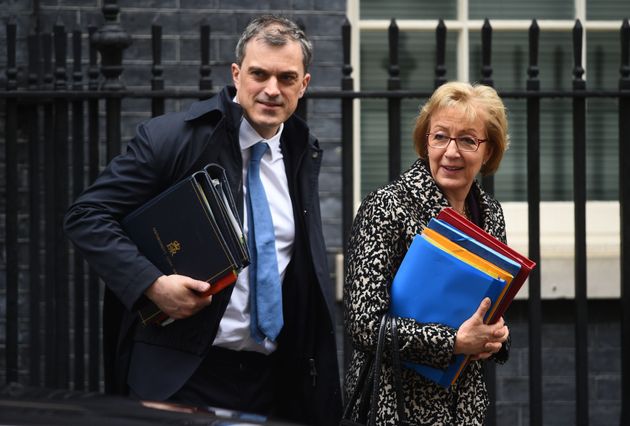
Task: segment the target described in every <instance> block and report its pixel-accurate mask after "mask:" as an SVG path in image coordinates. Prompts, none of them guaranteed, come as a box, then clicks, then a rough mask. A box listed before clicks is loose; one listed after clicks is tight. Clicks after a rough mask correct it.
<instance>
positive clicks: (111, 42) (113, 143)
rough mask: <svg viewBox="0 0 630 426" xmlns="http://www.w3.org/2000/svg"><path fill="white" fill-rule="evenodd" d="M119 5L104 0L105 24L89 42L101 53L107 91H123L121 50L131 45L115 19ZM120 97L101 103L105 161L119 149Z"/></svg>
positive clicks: (129, 39)
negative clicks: (105, 142) (103, 108)
mask: <svg viewBox="0 0 630 426" xmlns="http://www.w3.org/2000/svg"><path fill="white" fill-rule="evenodd" d="M119 9H120V8H119V7H118V5H117V4H116V0H104V4H103V16H104V17H105V24H103V26H102V27H101V28H100V29H99V30H98V31H97V32H96V33H94V34H93V35H92V42H93V43H94V45H95V46H96V48H97V49H98V51H99V52H100V54H101V73H102V74H103V76H104V77H105V82H104V83H103V85H102V89H104V90H110V91H121V90H124V88H125V85H124V84H123V82H122V80H120V75H121V74H122V72H123V67H122V58H123V51H124V50H125V49H126V48H127V47H129V46H130V45H131V37H130V36H129V34H127V33H126V32H125V31H124V30H123V28H122V26H121V25H120V23H119V22H118V12H119ZM120 107H121V99H120V97H108V98H107V100H106V102H105V110H106V117H107V119H106V121H107V124H106V129H107V130H106V131H107V135H106V138H107V160H108V161H109V160H111V159H112V158H113V157H114V156H116V155H117V154H118V153H119V152H120V142H121V134H120V113H121V111H120Z"/></svg>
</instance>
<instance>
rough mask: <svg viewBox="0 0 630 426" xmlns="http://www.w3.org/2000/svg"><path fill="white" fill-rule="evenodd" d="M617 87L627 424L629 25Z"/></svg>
mask: <svg viewBox="0 0 630 426" xmlns="http://www.w3.org/2000/svg"><path fill="white" fill-rule="evenodd" d="M620 35H621V67H620V74H621V77H620V79H619V90H620V91H622V92H623V94H625V95H626V96H620V97H619V210H620V211H619V214H620V221H619V223H620V226H621V253H620V259H619V261H620V268H621V359H622V360H624V361H623V362H621V421H620V423H619V424H622V425H626V424H630V364H629V363H628V362H625V360H627V359H629V358H630V161H629V160H628V158H629V156H630V145H629V144H630V97H629V96H628V95H629V94H630V24H629V23H628V19H624V21H623V25H622V26H621V31H620Z"/></svg>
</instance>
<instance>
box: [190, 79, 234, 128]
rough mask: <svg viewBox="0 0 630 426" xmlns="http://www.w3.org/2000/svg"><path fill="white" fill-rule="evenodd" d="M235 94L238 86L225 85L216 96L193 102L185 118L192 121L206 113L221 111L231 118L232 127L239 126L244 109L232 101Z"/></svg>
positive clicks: (223, 114) (220, 112)
mask: <svg viewBox="0 0 630 426" xmlns="http://www.w3.org/2000/svg"><path fill="white" fill-rule="evenodd" d="M234 96H236V88H235V87H234V86H225V87H224V88H223V89H221V91H220V92H219V93H218V94H217V95H216V96H213V97H211V98H210V99H206V100H203V101H199V102H195V103H193V104H192V105H191V106H190V108H189V109H188V111H187V112H186V115H185V116H184V120H185V121H192V120H196V119H198V118H200V117H202V116H204V115H206V114H211V113H219V114H221V115H222V116H225V117H226V118H227V119H228V120H229V124H230V126H229V127H230V128H232V129H234V128H238V126H239V124H240V121H241V118H242V117H243V109H242V108H241V106H240V105H239V104H237V103H235V102H232V99H234Z"/></svg>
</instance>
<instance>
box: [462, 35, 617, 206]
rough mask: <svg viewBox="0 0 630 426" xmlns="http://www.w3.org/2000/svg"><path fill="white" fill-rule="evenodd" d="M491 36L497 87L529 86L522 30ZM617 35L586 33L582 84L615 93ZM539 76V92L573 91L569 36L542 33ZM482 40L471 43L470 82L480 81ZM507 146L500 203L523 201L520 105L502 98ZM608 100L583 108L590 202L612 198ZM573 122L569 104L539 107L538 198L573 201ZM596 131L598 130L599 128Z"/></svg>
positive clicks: (612, 124)
mask: <svg viewBox="0 0 630 426" xmlns="http://www.w3.org/2000/svg"><path fill="white" fill-rule="evenodd" d="M497 34H498V33H496V32H495V33H494V34H493V35H494V37H493V44H492V64H493V75H492V78H493V80H494V84H495V87H497V88H498V90H499V91H500V92H501V91H506V90H523V89H525V87H526V83H527V78H528V76H527V67H528V60H529V59H528V52H529V47H528V44H527V43H528V40H527V33H526V32H501V33H500V36H497ZM615 38H617V34H614V33H600V32H590V33H588V37H587V47H588V50H587V67H586V69H587V72H588V74H587V78H588V79H587V87H588V88H591V89H613V90H614V89H615V88H616V87H617V81H618V78H619V71H618V70H619V65H618V64H619V59H618V54H617V51H618V49H619V47H618V46H619V42H618V41H617V40H615ZM539 49H540V55H539V67H540V74H539V79H540V82H541V89H542V90H557V89H562V90H571V88H572V80H573V53H572V41H571V34H570V32H542V33H541V35H540V47H539ZM480 70H481V42H480V38H474V37H473V38H471V67H470V75H471V79H472V80H479V79H480V78H481V73H480ZM505 102H506V105H507V106H508V111H509V120H510V135H511V139H512V143H511V146H510V149H509V150H508V152H507V153H506V155H505V158H504V161H503V163H502V164H501V168H500V169H499V172H498V173H497V176H496V179H495V188H496V194H497V197H498V198H499V199H500V200H502V201H524V200H526V199H527V172H526V168H527V164H526V160H524V159H526V158H527V157H526V155H527V151H526V141H527V129H526V118H527V117H526V110H525V107H526V102H525V100H523V99H505ZM615 104H616V103H615V102H614V101H613V100H612V99H591V100H589V101H588V104H587V108H588V109H587V111H588V114H587V166H588V172H587V196H588V198H589V199H591V200H612V199H615V198H616V197H617V188H618V185H617V170H618V165H617V160H616V158H617V146H618V145H617V138H618V136H617V133H616V132H617V131H616V129H617V124H616V120H617V113H616V110H615ZM572 123H573V118H572V102H571V100H570V99H547V100H544V101H543V102H542V103H541V129H540V141H541V147H540V149H541V197H542V200H545V201H547V200H571V199H573V177H572V170H573V165H572V164H573V157H572V155H573V154H572V152H573V150H572V147H573V127H572ZM600 130H601V131H600Z"/></svg>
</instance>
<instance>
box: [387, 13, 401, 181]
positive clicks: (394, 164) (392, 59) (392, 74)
mask: <svg viewBox="0 0 630 426" xmlns="http://www.w3.org/2000/svg"><path fill="white" fill-rule="evenodd" d="M388 36H389V37H388V38H389V69H388V72H389V78H388V79H387V90H391V91H395V90H400V67H399V66H398V47H399V46H398V43H399V37H398V24H396V20H395V19H392V20H391V22H390V24H389V30H388ZM400 104H401V100H400V98H389V99H388V100H387V124H388V125H387V127H388V135H389V138H388V139H389V180H390V181H392V180H394V179H396V178H397V177H398V175H399V174H400Z"/></svg>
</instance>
